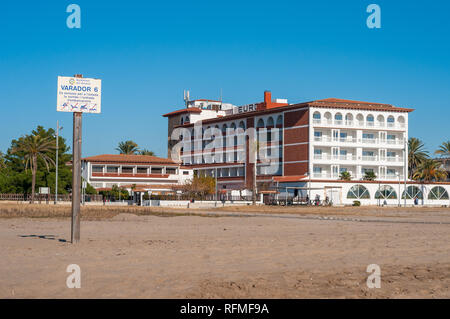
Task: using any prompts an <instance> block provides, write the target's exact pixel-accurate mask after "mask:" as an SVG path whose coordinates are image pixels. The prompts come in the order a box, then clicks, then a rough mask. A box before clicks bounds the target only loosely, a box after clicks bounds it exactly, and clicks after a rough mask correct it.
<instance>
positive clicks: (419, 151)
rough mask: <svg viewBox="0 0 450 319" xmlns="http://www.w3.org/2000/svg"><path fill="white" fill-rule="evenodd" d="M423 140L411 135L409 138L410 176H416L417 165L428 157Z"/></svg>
mask: <svg viewBox="0 0 450 319" xmlns="http://www.w3.org/2000/svg"><path fill="white" fill-rule="evenodd" d="M424 148H425V145H424V144H423V142H422V141H421V140H419V139H418V138H415V137H411V138H409V140H408V171H409V178H412V177H413V176H414V173H415V172H416V170H417V167H418V166H419V165H420V164H421V163H422V162H423V161H425V160H426V159H427V158H428V152H427V151H426V150H425V149H424Z"/></svg>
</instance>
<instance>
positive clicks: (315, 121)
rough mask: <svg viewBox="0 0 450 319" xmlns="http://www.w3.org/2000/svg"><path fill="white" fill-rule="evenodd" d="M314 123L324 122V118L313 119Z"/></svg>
mask: <svg viewBox="0 0 450 319" xmlns="http://www.w3.org/2000/svg"><path fill="white" fill-rule="evenodd" d="M313 123H314V124H320V123H322V120H321V119H313Z"/></svg>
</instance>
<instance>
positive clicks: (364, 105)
mask: <svg viewBox="0 0 450 319" xmlns="http://www.w3.org/2000/svg"><path fill="white" fill-rule="evenodd" d="M308 104H309V105H310V106H317V107H332V108H343V109H360V110H374V111H393V112H412V111H414V109H408V108H402V107H396V106H392V105H391V104H384V103H374V102H363V101H353V100H344V99H337V98H328V99H322V100H315V101H311V102H308Z"/></svg>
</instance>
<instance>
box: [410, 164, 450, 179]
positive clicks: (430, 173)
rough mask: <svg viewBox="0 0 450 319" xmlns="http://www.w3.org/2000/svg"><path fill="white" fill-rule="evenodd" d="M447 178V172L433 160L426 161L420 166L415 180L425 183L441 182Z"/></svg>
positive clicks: (415, 174)
mask: <svg viewBox="0 0 450 319" xmlns="http://www.w3.org/2000/svg"><path fill="white" fill-rule="evenodd" d="M446 178H447V171H446V170H445V169H443V168H442V167H441V163H440V162H438V161H436V160H433V159H425V160H424V161H423V162H421V163H420V164H419V166H418V167H417V170H416V172H415V173H414V175H413V179H415V180H421V181H424V182H432V181H440V180H445V179H446Z"/></svg>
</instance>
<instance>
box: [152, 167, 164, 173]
mask: <svg viewBox="0 0 450 319" xmlns="http://www.w3.org/2000/svg"><path fill="white" fill-rule="evenodd" d="M152 174H162V167H152Z"/></svg>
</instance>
